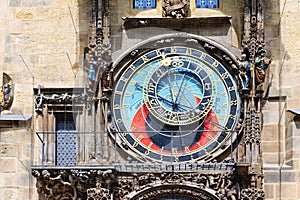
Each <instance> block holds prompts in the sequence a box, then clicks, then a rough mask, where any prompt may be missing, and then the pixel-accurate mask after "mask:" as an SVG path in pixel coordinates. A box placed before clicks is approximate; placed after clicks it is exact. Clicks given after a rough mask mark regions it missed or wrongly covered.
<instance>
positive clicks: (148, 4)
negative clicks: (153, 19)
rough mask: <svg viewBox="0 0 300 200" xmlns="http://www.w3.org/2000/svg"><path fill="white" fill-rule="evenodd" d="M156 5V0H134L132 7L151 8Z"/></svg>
mask: <svg viewBox="0 0 300 200" xmlns="http://www.w3.org/2000/svg"><path fill="white" fill-rule="evenodd" d="M155 7H156V0H134V4H133V8H136V9H151V8H155Z"/></svg>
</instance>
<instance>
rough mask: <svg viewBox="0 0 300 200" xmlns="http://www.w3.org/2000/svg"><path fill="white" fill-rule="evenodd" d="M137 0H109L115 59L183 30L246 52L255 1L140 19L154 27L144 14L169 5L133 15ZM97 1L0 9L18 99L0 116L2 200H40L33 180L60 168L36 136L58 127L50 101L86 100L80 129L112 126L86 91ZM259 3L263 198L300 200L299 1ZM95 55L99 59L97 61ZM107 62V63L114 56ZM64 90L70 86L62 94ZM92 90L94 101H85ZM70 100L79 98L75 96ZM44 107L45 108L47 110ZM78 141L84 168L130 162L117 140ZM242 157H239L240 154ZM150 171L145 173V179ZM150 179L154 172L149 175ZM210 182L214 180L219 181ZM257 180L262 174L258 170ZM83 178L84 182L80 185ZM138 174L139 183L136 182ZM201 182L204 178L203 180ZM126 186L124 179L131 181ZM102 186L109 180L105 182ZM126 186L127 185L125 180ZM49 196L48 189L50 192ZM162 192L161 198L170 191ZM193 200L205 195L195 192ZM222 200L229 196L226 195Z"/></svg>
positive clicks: (0, 42) (3, 57)
mask: <svg viewBox="0 0 300 200" xmlns="http://www.w3.org/2000/svg"><path fill="white" fill-rule="evenodd" d="M103 2H105V1H103ZM132 2H133V1H128V0H127V1H124V0H110V1H109V3H108V8H109V12H108V13H109V15H108V18H107V20H109V21H106V22H105V20H104V22H105V23H103V24H102V27H104V29H103V32H104V35H106V36H107V35H109V40H108V38H107V37H104V38H103V40H102V41H101V42H102V43H106V46H105V47H108V46H107V45H108V44H107V43H108V42H109V43H111V46H109V48H107V51H111V52H109V54H110V53H111V54H110V56H111V59H112V62H114V61H115V60H116V59H117V58H118V57H119V56H120V55H122V53H123V52H125V51H126V50H127V49H128V48H129V47H131V46H133V45H134V44H136V43H138V42H141V41H143V40H145V39H147V38H150V37H152V36H155V35H157V34H162V33H173V32H178V31H184V32H188V33H192V34H196V35H201V36H205V37H208V38H210V39H213V40H215V41H217V42H219V43H221V44H223V45H224V46H225V47H226V48H228V49H230V51H232V52H234V53H235V54H236V55H237V56H240V54H241V52H242V47H243V42H244V41H243V39H244V35H243V34H244V28H245V26H244V24H245V22H244V16H245V12H246V11H245V10H244V8H245V5H246V4H245V2H248V1H243V0H236V1H225V0H220V9H197V8H196V6H195V1H190V5H189V6H190V7H189V11H190V12H189V16H188V17H189V18H187V19H182V20H181V21H180V23H178V22H176V21H175V20H176V19H169V18H167V19H166V20H169V21H168V23H166V24H160V25H157V24H159V23H160V21H155V20H153V21H152V22H149V23H152V24H154V26H155V28H154V27H150V28H149V27H147V28H143V27H144V26H143V22H145V20H146V22H147V18H151V19H155V18H162V17H163V16H162V12H163V7H162V6H160V5H162V3H163V0H158V1H157V9H151V10H138V9H133V3H132ZM249 2H250V1H249ZM253 2H254V1H253ZM258 2H260V1H258ZM93 3H94V1H92V0H78V1H76V0H3V2H1V4H0V13H1V14H0V26H1V30H2V31H0V46H1V47H3V48H0V72H1V73H0V80H2V79H3V73H5V74H6V75H8V76H9V77H10V78H11V80H12V81H13V84H14V94H13V95H14V98H13V103H12V105H11V106H10V107H9V108H8V109H6V110H5V111H2V112H1V117H7V116H10V117H11V118H6V120H1V121H0V148H1V152H0V153H1V154H0V166H1V169H0V177H1V178H0V194H1V195H0V199H16V200H17V199H38V194H37V190H36V182H38V184H39V183H41V184H43V181H44V180H43V178H44V177H42V175H41V174H43V173H42V172H43V171H42V170H41V169H42V168H39V166H40V165H48V167H49V165H50V168H51V166H54V163H55V159H54V157H53V156H52V157H51V156H49V157H47V158H45V157H44V155H46V153H45V152H42V151H41V149H42V147H43V142H49V144H50V143H51V142H53V139H51V137H48V136H46V135H43V134H40V135H39V132H51V131H55V130H54V128H53V123H55V121H53V113H51V112H52V111H53V108H52V107H51V106H53V105H52V104H59V103H61V102H63V101H64V100H65V99H67V100H66V102H67V103H65V104H64V105H63V106H62V107H64V109H65V108H66V107H72V103H70V102H72V101H74V100H76V101H77V100H78V101H80V105H78V107H80V108H79V109H83V110H84V111H82V112H80V113H79V114H78V115H76V117H77V119H78V121H80V124H79V125H78V126H79V127H80V130H81V131H86V132H93V131H95V130H96V131H99V132H101V131H103V130H105V129H107V128H108V127H107V124H105V123H102V124H100V123H99V124H98V123H97V121H98V120H100V121H101V120H102V121H106V122H107V121H108V120H107V119H104V118H105V116H103V115H102V114H99V113H97V114H95V115H90V113H91V112H94V110H93V109H94V107H93V106H91V105H93V103H95V99H93V95H92V96H91V94H93V93H89V91H84V89H83V88H84V87H85V86H88V81H87V76H88V74H87V69H86V68H85V61H87V62H89V63H92V60H88V59H87V58H86V57H85V56H87V55H89V54H87V52H86V51H87V49H86V47H89V48H90V49H91V48H93V44H92V43H91V41H92V40H91V37H93V34H92V35H91V33H96V32H93V28H95V27H94V25H95V26H98V25H99V24H93V21H92V20H91V16H92V14H93V13H92V12H93V11H92V10H91V8H92V6H93ZM262 5H263V11H264V12H263V13H264V16H260V17H261V18H262V19H263V20H264V26H263V27H261V26H259V27H260V28H262V30H264V35H263V36H262V37H264V48H265V49H266V50H267V57H271V58H272V63H271V65H270V66H269V70H268V71H267V76H266V77H267V78H266V84H265V87H264V93H263V94H262V95H263V96H262V101H261V105H262V123H263V126H262V128H261V131H262V135H261V138H260V139H261V140H260V141H259V142H261V152H262V163H263V175H264V183H263V187H264V198H265V199H270V200H271V199H282V200H283V199H286V200H288V199H300V174H299V173H300V154H299V152H300V147H299V146H298V143H299V142H298V141H299V138H300V135H299V134H300V131H299V120H300V119H299V114H300V112H299V108H300V100H299V99H300V98H299V95H300V89H299V86H300V85H299V81H298V75H299V74H300V71H299V69H298V68H299V66H298V65H299V61H298V55H299V54H300V50H299V47H298V46H299V45H298V43H299V41H300V40H299V37H300V36H299V34H300V33H299V30H300V27H299V22H298V20H297V19H299V6H300V4H299V2H298V1H296V0H287V1H279V0H271V1H266V0H264V1H262ZM123 17H126V18H125V19H124V18H123ZM122 18H123V19H122ZM140 19H142V21H140ZM143 20H144V21H143ZM172 20H173V21H172ZM137 22H139V23H141V24H138V23H137ZM169 22H171V23H169ZM175 22H176V23H178V24H177V25H178V26H180V27H181V28H180V29H178V28H177V27H174V26H173V25H174V24H173V25H172V23H175ZM195 24H197V26H195ZM207 24H209V25H207ZM148 25H149V24H148ZM126 26H127V27H126ZM124 27H125V28H124ZM141 27H142V29H139V30H138V31H136V29H134V28H141ZM105 28H109V29H105ZM124 30H126V31H124ZM105 31H106V32H105ZM107 31H109V33H107ZM141 31H142V32H141ZM96 34H98V33H96ZM89 42H90V43H89ZM95 42H96V43H97V42H99V41H95ZM105 47H103V49H105ZM103 49H102V50H103ZM95 51H97V50H95ZM93 55H94V54H93ZM91 59H94V58H93V57H91ZM104 60H105V59H104ZM105 62H107V67H108V66H109V64H110V63H109V62H110V58H109V59H107V60H105ZM2 72H3V73H2ZM101 84H105V83H101ZM1 85H2V84H1ZM108 86H109V84H108ZM49 88H50V89H53V88H54V90H53V91H54V94H56V95H58V97H57V98H56V97H54V96H52V94H53V93H52V94H51V93H47V92H48V91H47V89H49ZM55 88H56V89H57V90H56V91H55ZM62 88H64V89H66V90H62ZM73 88H79V89H78V90H79V92H78V93H75V92H74V91H73ZM108 89H109V88H108ZM39 91H42V92H44V93H43V94H45V95H44V96H41V95H40V93H39ZM106 92H107V93H106ZM109 92H110V91H109V90H108V91H104V93H103V94H104V95H103V96H101V95H100V96H99V95H98V96H97V98H99V99H97V101H98V100H99V101H101V103H100V104H99V105H100V106H99V107H103V110H105V109H106V108H108V107H107V106H108V102H107V96H106V95H109ZM70 93H72V95H70ZM85 93H88V94H89V95H90V96H89V95H87V96H84V95H83V94H85ZM73 94H75V95H74V96H73ZM39 95H40V96H39ZM68 95H70V96H68ZM37 97H38V98H39V99H37ZM39 100H41V104H39ZM82 102H83V103H82ZM37 105H42V107H40V109H41V110H39V107H37ZM44 105H47V107H44ZM76 106H77V105H76ZM51 109H52V111H51ZM71 109H73V108H71ZM58 110H59V109H58ZM41 113H42V114H41ZM3 119H4V118H3ZM93 119H96V121H93ZM51 124H52V125H51ZM85 125H86V127H85ZM41 137H42V138H41ZM44 137H45V138H44ZM80 137H81V138H84V141H90V142H87V143H85V144H86V146H88V147H87V148H85V147H83V146H82V145H81V146H80V147H79V149H80V150H79V151H81V152H84V153H83V154H81V155H80V156H79V157H78V158H77V159H78V160H79V166H80V165H81V166H85V167H86V166H87V165H88V166H90V165H94V166H95V165H97V164H99V163H100V164H105V163H107V164H111V163H108V161H112V160H122V159H124V158H125V156H124V155H122V153H120V154H116V155H115V154H114V153H113V146H110V147H107V146H106V145H107V144H108V143H109V142H111V141H110V138H108V137H106V136H105V135H101V136H100V137H99V138H98V137H95V138H94V137H93V135H92V136H83V135H81V136H80ZM41 141H42V142H41ZM81 141H83V140H81ZM93 141H96V142H93ZM97 141H101V143H97ZM95 143H96V144H97V145H96V144H95ZM80 144H81V143H80ZM241 145H242V144H241ZM47 148H48V147H47ZM48 150H49V151H53V148H52V147H51V146H49V148H48ZM235 153H236V152H235ZM239 156H240V157H242V156H243V154H242V155H239ZM241 159H242V158H241ZM125 160H126V159H125ZM126 162H129V161H128V160H127V161H126ZM32 166H35V168H34V170H35V171H34V172H35V173H34V175H35V176H36V177H40V179H39V178H37V179H36V178H34V177H33V176H32V175H31V173H32V169H31V167H32ZM68 170H69V169H65V171H62V172H61V173H57V171H55V172H53V174H52V175H53V176H52V177H51V178H52V179H53V180H52V179H51V181H53V182H55V183H56V182H58V185H59V184H66V185H68V186H66V187H70V188H71V186H72V184H73V183H72V180H71V179H68V178H66V177H65V174H64V173H66V172H67V174H72V173H73V172H69V171H68ZM89 170H92V171H88V170H87V171H84V172H82V174H83V175H84V173H87V174H89V176H90V174H91V173H96V170H99V171H101V172H102V171H103V170H102V169H94V171H93V169H89ZM49 171H51V170H49ZM51 173H52V172H51ZM100 174H101V173H100ZM144 174H145V175H144V176H147V173H144ZM191 174H193V173H190V174H187V175H185V176H184V177H183V178H182V179H180V178H179V180H182V181H183V182H188V181H189V182H191V183H193V182H195V183H193V184H192V185H193V186H194V185H197V184H200V183H199V182H197V180H196V179H193V180H191V179H189V177H188V176H195V177H196V176H199V177H200V176H201V174H200V175H199V174H193V175H191ZM250 174H251V173H250ZM44 175H45V174H44ZM98 175H99V174H98ZM77 176H78V177H80V178H82V179H84V177H82V176H80V175H78V174H76V175H74V177H77ZM123 176H124V177H125V176H126V174H122V176H120V177H121V178H120V179H119V180H118V181H122V178H123ZM148 176H150V175H149V174H148ZM152 176H153V177H152V178H153V179H151V178H150V179H149V180H148V181H149V184H150V182H151V183H154V182H155V183H156V184H161V182H163V180H162V179H161V177H160V176H159V175H157V174H152ZM211 176H212V177H214V176H216V177H217V175H211ZM220 176H221V175H220ZM254 176H255V177H256V176H257V174H255V175H253V177H254ZM60 177H64V178H63V179H62V178H60ZM78 177H77V181H78V180H79V179H80V178H78ZM96 177H97V176H96ZM99 177H100V175H99ZM141 177H143V176H141ZM131 178H132V181H133V182H134V181H135V180H134V178H135V177H131ZM100 179H101V177H100V178H99V180H100ZM112 179H113V177H112ZM207 179H208V178H207ZM62 180H63V181H62ZM170 180H171V182H169V183H167V185H168V187H166V188H165V190H167V192H168V191H171V190H172V186H171V185H172V184H173V182H172V180H173V179H172V178H170ZM176 180H177V179H176ZM201 180H202V181H205V180H206V179H205V180H204V179H201ZM224 180H225V178H224ZM39 181H40V182H39ZM101 181H102V179H101ZM124 181H125V182H126V181H127V179H126V180H124ZM141 181H142V180H141ZM226 181H227V179H226ZM137 182H138V181H137ZM196 182H197V183H196ZM200 182H201V181H200ZM102 184H108V183H106V182H105V183H104V182H103V183H102ZM126 184H127V183H126ZM126 184H123V185H126ZM147 184H148V183H145V184H141V186H144V187H145V188H146V186H147ZM202 184H204V183H202ZM205 184H206V185H208V186H207V187H208V188H212V187H213V186H210V185H209V184H208V183H205ZM211 184H214V185H216V184H218V183H216V182H213V183H211ZM70 185H71V186H70ZM129 185H130V184H129ZM150 185H151V184H150ZM154 185H155V184H154ZM187 185H188V184H187ZM200 185H201V184H200ZM52 186H53V185H52ZM97 186H99V185H97ZM121 186H122V184H120V187H121ZM141 186H137V185H136V186H134V184H133V185H131V186H130V188H129V189H128V188H127V189H126V188H125V189H122V191H121V192H124V194H125V193H126V195H127V196H128V198H129V197H130V195H129V193H130V192H132V190H134V189H133V187H139V188H138V189H137V190H136V191H141V190H142V189H143V188H142V187H141ZM41 188H42V189H45V188H44V187H40V189H41ZM158 188H159V187H158ZM170 188H171V189H170ZM191 188H193V187H192V186H191V187H187V188H184V191H183V192H186V193H192V191H191ZM200 188H201V187H200ZM135 189H136V188H135ZM220 189H222V188H218V190H220ZM223 189H224V188H223ZM227 189H228V188H227ZM79 190H80V188H79ZM250 190H251V188H250V189H249V190H247V191H246V190H244V191H243V193H242V194H243V195H244V198H245V199H246V197H247V192H248V193H251V194H252V193H254V192H257V194H258V197H259V194H260V193H259V191H250ZM253 190H254V189H253ZM45 191H47V190H46V189H45ZM129 191H130V192H129ZM158 191H161V192H164V189H161V190H158ZM196 191H198V193H199V194H198V195H201V194H202V193H201V192H202V190H196ZM233 191H234V190H233V189H232V187H231V186H230V189H228V190H227V191H225V189H224V191H222V192H223V193H224V195H226V198H228V199H230V198H232V199H233V197H230V195H232V194H233V193H234V192H233ZM39 192H40V191H39ZM89 192H90V193H88V194H87V195H94V196H93V197H95V199H97V198H96V196H97V195H100V194H98V193H102V194H101V195H104V196H105V195H107V193H108V192H107V191H103V190H101V187H100V186H99V187H95V188H91V189H90V190H89ZM148 192H149V193H148V195H151V194H152V193H154V191H150V190H149V191H148ZM203 194H205V192H203ZM214 194H216V196H217V194H218V193H217V192H214ZM66 195H67V194H66ZM72 195H74V194H72ZM72 195H71V196H72ZM194 197H195V198H198V197H197V196H196V194H195V195H194ZM40 198H41V197H40ZM66 198H67V197H66ZM68 198H70V197H68ZM139 198H141V199H143V198H144V199H147V198H150V197H148V196H147V193H141V194H140V196H139ZM199 198H200V197H199ZM202 198H203V197H202ZM205 198H207V199H210V198H211V199H213V198H215V196H212V197H211V196H210V195H207V196H206V197H205ZM219 198H221V199H223V197H221V196H219ZM224 198H225V197H224Z"/></svg>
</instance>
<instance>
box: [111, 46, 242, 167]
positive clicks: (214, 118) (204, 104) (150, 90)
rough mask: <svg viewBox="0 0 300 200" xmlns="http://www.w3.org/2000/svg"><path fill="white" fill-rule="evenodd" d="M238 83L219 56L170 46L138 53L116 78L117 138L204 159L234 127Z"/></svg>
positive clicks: (162, 156)
mask: <svg viewBox="0 0 300 200" xmlns="http://www.w3.org/2000/svg"><path fill="white" fill-rule="evenodd" d="M237 90H238V88H237V86H236V84H235V81H234V79H233V77H232V76H231V74H230V73H229V72H228V70H227V69H226V68H225V67H224V66H223V65H222V64H221V63H220V62H219V61H218V60H216V59H215V58H214V57H212V56H210V55H209V54H207V53H205V52H203V51H201V50H199V49H194V48H189V47H185V46H170V47H164V48H158V49H155V50H152V51H148V52H146V53H143V54H141V55H139V57H138V58H137V59H136V60H135V61H132V62H129V63H128V64H127V66H126V68H125V70H124V72H123V73H122V75H120V77H118V80H117V82H116V86H115V89H114V92H113V101H112V113H113V119H114V123H115V127H116V129H117V130H118V132H119V134H118V138H119V139H120V141H122V142H124V143H126V144H127V145H128V146H129V147H130V149H131V150H132V151H133V152H135V153H138V154H139V155H140V156H141V157H144V158H148V159H150V160H156V161H162V162H187V161H190V160H197V159H203V158H205V157H206V156H208V155H211V154H212V153H213V152H214V151H216V150H217V149H218V148H219V147H220V146H221V145H222V144H223V143H224V142H225V141H226V140H227V139H228V138H229V136H230V134H231V132H232V131H233V130H234V129H235V126H236V124H237V120H238V117H239V110H240V99H239V96H238V91H237Z"/></svg>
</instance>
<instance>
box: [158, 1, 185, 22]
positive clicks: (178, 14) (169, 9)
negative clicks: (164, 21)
mask: <svg viewBox="0 0 300 200" xmlns="http://www.w3.org/2000/svg"><path fill="white" fill-rule="evenodd" d="M189 9H190V0H164V4H163V17H173V18H183V17H188V14H189Z"/></svg>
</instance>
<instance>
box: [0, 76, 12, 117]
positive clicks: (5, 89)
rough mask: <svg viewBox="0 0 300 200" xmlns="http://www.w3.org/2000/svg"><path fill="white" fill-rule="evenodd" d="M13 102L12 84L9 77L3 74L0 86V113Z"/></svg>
mask: <svg viewBox="0 0 300 200" xmlns="http://www.w3.org/2000/svg"><path fill="white" fill-rule="evenodd" d="M12 102H13V83H12V80H11V79H10V77H9V76H8V75H6V74H3V85H2V86H0V113H1V111H2V110H6V109H8V108H9V107H10V106H11V104H12Z"/></svg>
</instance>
